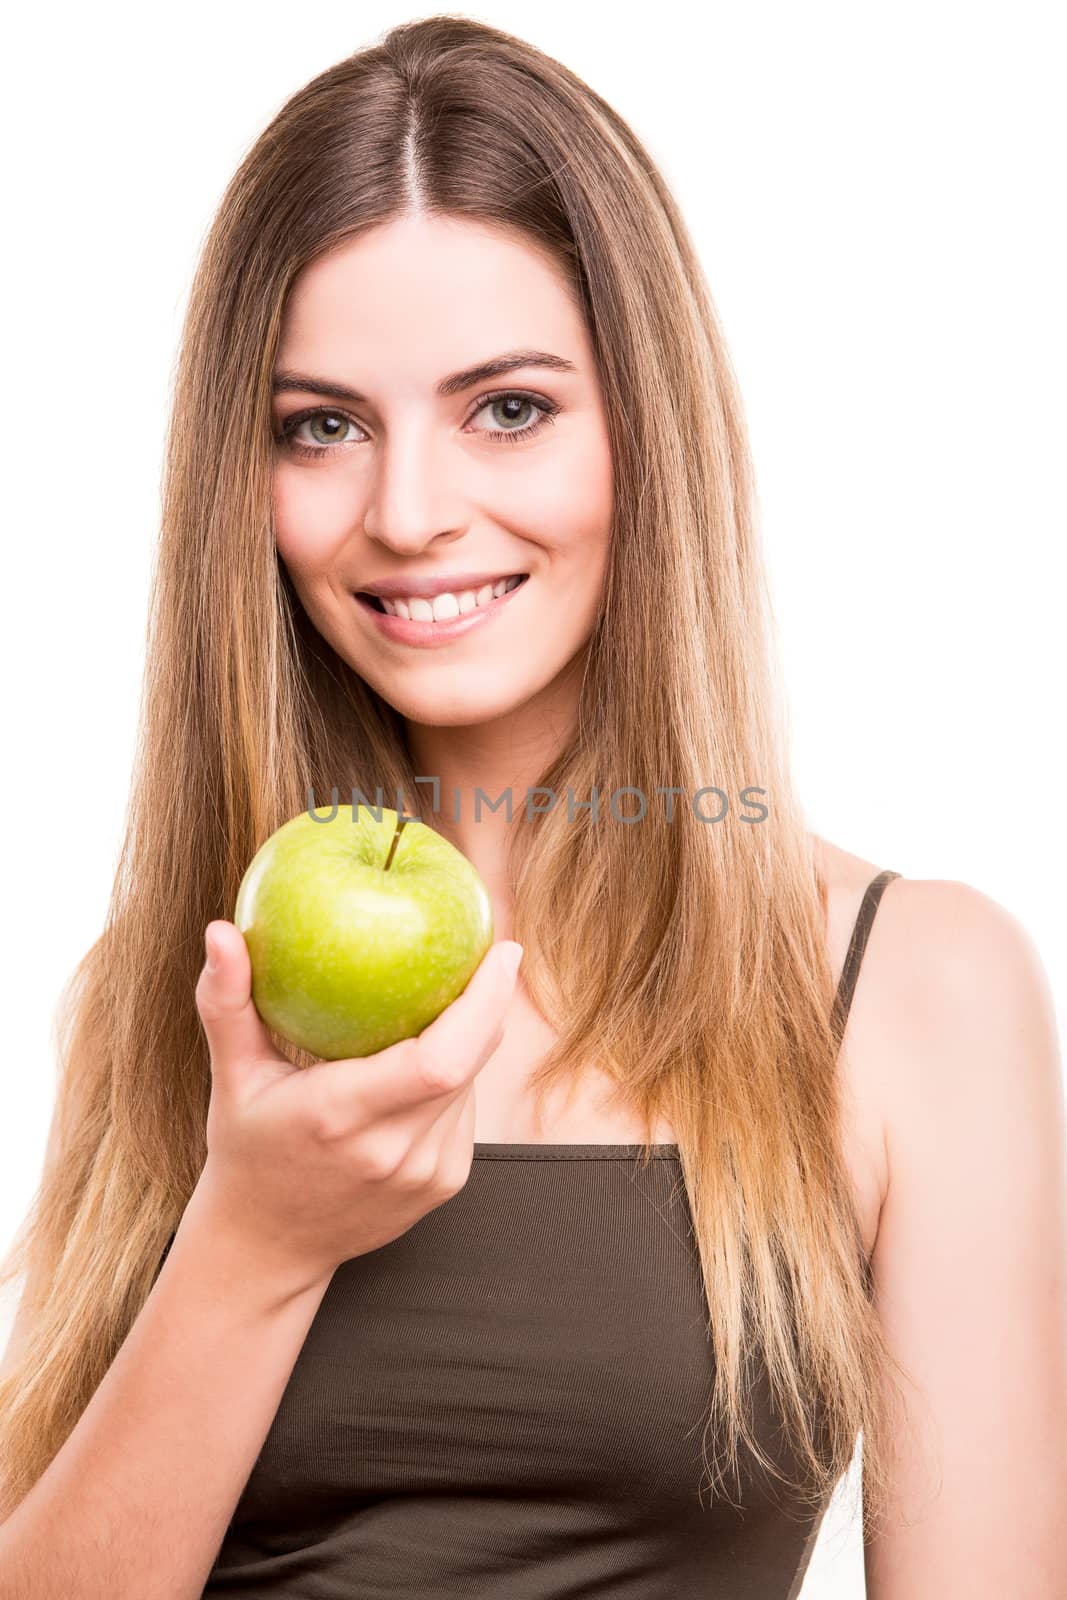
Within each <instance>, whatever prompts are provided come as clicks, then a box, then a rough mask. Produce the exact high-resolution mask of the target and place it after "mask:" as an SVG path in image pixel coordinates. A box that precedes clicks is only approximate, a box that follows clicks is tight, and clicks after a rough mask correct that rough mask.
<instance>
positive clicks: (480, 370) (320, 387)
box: [271, 350, 578, 405]
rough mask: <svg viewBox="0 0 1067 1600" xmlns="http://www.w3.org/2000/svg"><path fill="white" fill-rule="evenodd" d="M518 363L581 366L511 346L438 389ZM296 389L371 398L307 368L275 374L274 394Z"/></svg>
mask: <svg viewBox="0 0 1067 1600" xmlns="http://www.w3.org/2000/svg"><path fill="white" fill-rule="evenodd" d="M517 367H547V368H548V369H549V370H551V371H552V372H577V370H578V368H577V367H576V366H575V364H574V362H573V361H567V360H566V359H565V358H564V357H563V356H554V355H553V354H552V353H551V351H548V350H509V351H508V352H507V353H506V354H504V355H501V356H493V357H492V358H491V359H490V360H489V361H480V362H479V363H478V365H477V366H476V367H467V368H465V370H464V371H462V372H453V373H452V374H451V375H450V376H449V377H447V378H442V379H441V381H440V383H439V384H438V385H437V387H436V391H435V392H436V393H437V394H438V395H440V396H441V398H442V399H447V398H448V397H449V396H450V395H454V394H459V393H461V392H462V390H464V389H470V388H472V387H473V386H474V384H476V383H484V382H485V381H486V380H487V379H489V378H499V377H500V376H501V374H502V373H505V372H514V371H515V369H516V368H517ZM294 389H295V390H301V391H306V392H309V393H311V394H324V395H329V396H330V397H331V398H332V399H334V400H350V401H352V402H353V404H356V405H362V404H364V403H365V402H366V399H367V397H366V395H363V394H359V393H358V392H357V391H356V390H355V389H352V388H349V386H348V385H347V384H344V383H338V382H337V381H336V380H335V379H333V378H321V377H320V378H317V377H314V376H313V375H312V374H310V373H307V372H288V371H282V372H276V373H275V374H274V376H273V378H272V380H271V393H272V394H286V393H289V392H290V391H292V390H294Z"/></svg>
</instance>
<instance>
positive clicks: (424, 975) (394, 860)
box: [233, 805, 493, 1061]
mask: <svg viewBox="0 0 1067 1600" xmlns="http://www.w3.org/2000/svg"><path fill="white" fill-rule="evenodd" d="M331 809H332V807H331ZM379 814H380V816H381V821H379V820H378V817H379ZM233 920H234V923H235V925H236V926H237V927H238V928H239V929H240V930H241V932H242V934H243V935H244V938H245V943H246V945H247V946H248V953H249V957H250V959H251V964H252V999H253V1001H254V1002H255V1007H256V1010H257V1011H258V1012H259V1014H260V1016H261V1017H262V1018H263V1020H264V1022H265V1023H266V1024H267V1026H268V1027H269V1028H273V1029H274V1031H275V1032H276V1033H279V1034H281V1036H282V1038H284V1039H288V1040H289V1041H290V1043H292V1044H295V1045H297V1046H298V1048H300V1049H302V1050H308V1051H311V1052H312V1053H313V1054H314V1055H316V1056H319V1057H321V1058H323V1059H324V1060H329V1061H336V1060H340V1059H341V1058H342V1057H347V1056H368V1055H373V1054H374V1053H375V1052H376V1051H378V1050H384V1049H385V1048H386V1046H387V1045H391V1044H395V1043H396V1042H397V1040H399V1039H410V1038H413V1037H414V1036H415V1035H416V1034H418V1033H421V1032H422V1030H423V1028H425V1027H427V1026H428V1025H429V1024H430V1023H431V1022H432V1021H433V1019H434V1017H436V1016H438V1015H439V1014H440V1013H441V1012H442V1011H443V1010H444V1009H445V1007H446V1006H447V1005H450V1004H451V1002H452V1001H453V1000H455V999H456V997H457V996H458V995H460V994H462V992H463V990H464V989H465V988H466V986H467V983H468V981H469V979H470V978H471V976H472V974H473V973H474V970H475V968H476V967H477V966H478V964H479V962H480V961H481V959H482V957H483V956H484V955H485V952H486V951H487V950H488V948H489V946H490V944H491V943H492V941H493V914H492V908H491V906H490V903H489V895H488V893H487V892H486V888H485V885H484V883H483V882H482V880H481V878H480V877H479V876H478V873H477V872H476V871H475V869H474V867H473V866H472V865H471V863H470V862H469V861H468V860H467V858H466V856H465V855H463V854H462V852H461V851H459V850H457V849H456V847H455V845H453V844H450V843H449V841H448V840H447V839H445V838H443V837H442V835H441V834H439V833H437V832H435V830H434V829H433V828H431V827H428V826H427V824H426V823H424V822H417V821H415V820H414V819H409V818H404V820H403V821H401V818H400V816H399V814H398V813H397V812H396V811H390V810H389V809H388V808H387V807H385V806H382V807H377V806H375V807H374V808H373V809H372V808H371V807H369V806H364V805H361V806H358V807H356V808H353V807H352V806H338V807H337V813H336V816H333V817H327V816H313V815H312V814H311V813H309V812H308V811H302V812H301V813H300V815H299V816H298V817H293V818H292V819H291V820H290V821H289V822H286V823H284V824H283V825H282V826H281V827H280V828H278V829H277V831H276V832H275V833H272V834H271V836H270V838H269V839H267V840H266V841H265V843H264V844H263V845H261V847H260V848H259V850H257V852H256V854H255V855H254V856H253V858H252V860H251V862H250V863H249V866H248V870H247V871H246V873H245V875H244V877H243V879H242V880H241V886H240V889H239V890H238V894H237V905H236V909H235V911H234V919H233Z"/></svg>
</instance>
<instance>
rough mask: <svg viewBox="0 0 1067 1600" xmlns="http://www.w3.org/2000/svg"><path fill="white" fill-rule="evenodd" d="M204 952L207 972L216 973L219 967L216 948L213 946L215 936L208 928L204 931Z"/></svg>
mask: <svg viewBox="0 0 1067 1600" xmlns="http://www.w3.org/2000/svg"><path fill="white" fill-rule="evenodd" d="M204 950H205V952H206V954H207V970H208V971H209V972H215V971H217V969H218V965H219V956H218V947H217V945H216V944H215V936H214V934H213V933H212V931H211V929H210V928H205V930H204Z"/></svg>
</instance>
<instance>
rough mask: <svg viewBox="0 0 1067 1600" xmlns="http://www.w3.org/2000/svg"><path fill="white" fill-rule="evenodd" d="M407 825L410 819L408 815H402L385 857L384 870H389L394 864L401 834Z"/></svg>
mask: <svg viewBox="0 0 1067 1600" xmlns="http://www.w3.org/2000/svg"><path fill="white" fill-rule="evenodd" d="M407 825H408V819H407V818H406V817H402V818H401V819H400V821H399V822H398V823H397V825H396V832H395V833H394V834H393V838H392V842H391V843H390V845H389V854H388V855H387V856H386V858H385V866H384V867H383V868H382V871H383V872H388V871H389V868H390V867H391V866H392V864H393V857H394V856H395V855H396V847H397V845H398V844H399V842H400V835H401V833H402V832H403V830H404V829H405V828H406V827H407Z"/></svg>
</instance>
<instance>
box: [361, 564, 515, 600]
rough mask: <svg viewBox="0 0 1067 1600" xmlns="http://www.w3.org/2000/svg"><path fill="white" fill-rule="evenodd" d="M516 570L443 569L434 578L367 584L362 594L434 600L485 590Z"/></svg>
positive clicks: (510, 576)
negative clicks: (440, 596)
mask: <svg viewBox="0 0 1067 1600" xmlns="http://www.w3.org/2000/svg"><path fill="white" fill-rule="evenodd" d="M518 576H519V574H518V573H517V572H501V570H500V568H499V567H497V568H496V570H495V571H494V572H440V573H435V574H434V575H433V577H426V578H417V577H415V576H414V575H412V576H411V577H409V578H385V579H383V580H382V582H381V583H365V584H363V585H362V587H361V588H360V590H359V593H360V594H373V595H377V597H378V599H379V600H407V599H409V598H410V599H412V600H432V599H433V597H434V595H438V594H461V593H462V592H463V590H464V589H474V590H475V591H477V590H478V589H484V588H485V586H486V584H487V583H497V582H499V580H500V579H501V578H517V577H518Z"/></svg>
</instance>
